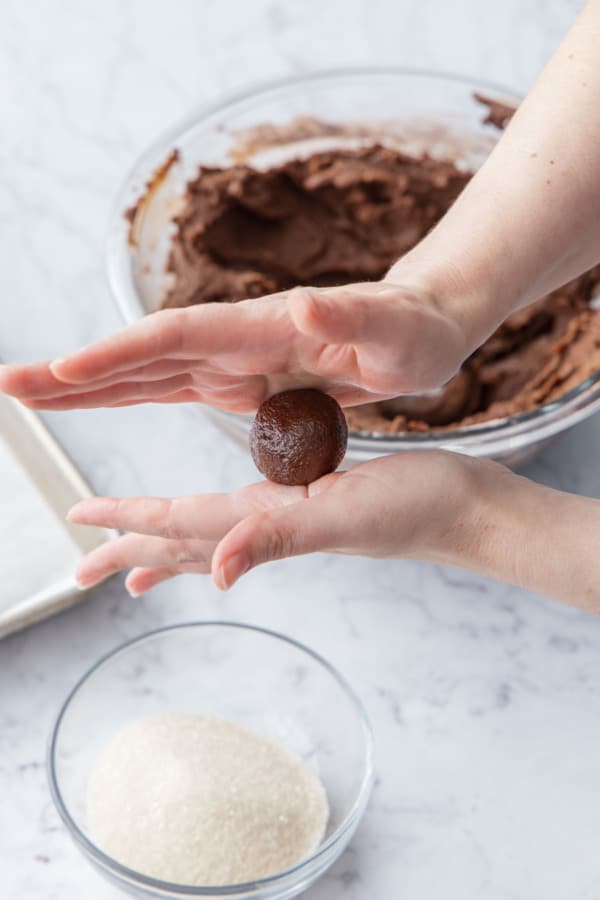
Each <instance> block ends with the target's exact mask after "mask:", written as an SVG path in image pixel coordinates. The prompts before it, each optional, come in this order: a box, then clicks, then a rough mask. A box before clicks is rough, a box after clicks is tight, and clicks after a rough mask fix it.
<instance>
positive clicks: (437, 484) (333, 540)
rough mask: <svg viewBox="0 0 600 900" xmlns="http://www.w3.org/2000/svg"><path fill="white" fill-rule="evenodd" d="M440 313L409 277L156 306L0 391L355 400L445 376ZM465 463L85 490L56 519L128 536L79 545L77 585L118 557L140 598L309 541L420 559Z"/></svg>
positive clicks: (412, 457)
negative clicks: (179, 489) (191, 486)
mask: <svg viewBox="0 0 600 900" xmlns="http://www.w3.org/2000/svg"><path fill="white" fill-rule="evenodd" d="M449 309H450V306H449V305H448V307H446V308H441V307H440V306H438V304H437V303H436V301H435V298H434V297H433V296H431V295H430V294H429V293H428V292H427V291H425V290H424V289H422V288H419V287H417V286H415V287H411V288H403V287H400V286H398V285H395V284H393V283H389V282H385V281H384V282H378V283H368V284H361V285H349V286H345V287H343V288H331V289H312V288H297V289H295V290H293V291H290V292H289V293H286V294H281V295H275V296H271V297H265V298H262V299H260V300H251V301H246V302H242V303H238V304H236V305H231V306H229V305H211V306H203V307H193V308H189V309H181V310H168V311H164V312H159V313H156V314H154V315H152V316H149V317H148V318H147V319H145V320H143V321H141V322H140V323H138V324H136V325H133V326H130V327H129V328H126V329H124V330H123V331H122V332H120V333H117V334H116V335H114V336H112V337H110V338H108V339H106V340H103V341H100V342H98V343H96V344H93V345H91V346H90V347H87V348H84V349H83V350H81V351H79V352H77V353H75V354H74V355H73V356H71V357H68V358H66V359H63V360H58V361H55V362H53V363H40V364H35V365H30V366H5V367H2V368H1V369H0V389H2V390H4V391H6V392H7V393H9V394H12V395H14V396H16V397H18V398H19V399H20V400H22V401H23V402H24V403H25V404H26V405H28V406H30V407H32V408H35V409H51V410H64V409H74V408H92V407H98V406H110V407H115V406H124V405H129V404H137V403H145V402H158V403H175V402H185V401H197V402H202V403H207V404H209V405H211V406H215V407H218V408H221V409H226V410H231V411H235V412H249V411H253V410H255V409H256V407H257V406H258V405H259V404H260V403H261V402H262V400H263V399H265V398H266V397H267V396H269V395H271V394H272V393H275V392H276V391H279V390H283V389H284V388H286V387H289V386H294V387H297V386H301V385H306V384H308V385H311V386H318V387H320V388H322V389H323V390H325V391H327V392H328V393H330V394H332V395H333V396H335V397H336V398H337V399H338V401H339V402H340V403H341V404H343V405H350V404H358V403H362V402H367V401H373V400H376V399H381V398H384V397H390V396H395V395H397V394H399V393H403V392H411V391H421V390H427V389H431V388H435V387H437V386H438V385H439V384H441V383H443V382H444V381H446V380H447V379H448V378H450V377H451V376H452V375H453V374H454V372H455V371H456V370H457V368H458V367H459V366H460V363H461V362H462V359H463V358H464V356H465V355H466V352H467V349H466V347H465V339H464V335H463V331H462V329H461V327H460V325H459V324H458V322H457V321H455V320H454V319H453V318H452V317H451V315H450V314H449V311H448V310H449ZM465 467H466V463H465V462H464V461H461V460H459V458H456V457H451V456H449V455H443V454H428V455H426V456H424V455H421V454H419V455H418V458H417V455H416V454H406V455H403V456H402V457H398V458H386V459H380V460H376V461H373V462H369V463H367V464H364V465H361V466H358V467H357V468H355V469H353V470H351V471H350V472H343V473H335V474H333V475H330V476H327V477H325V478H324V479H321V480H320V481H319V482H317V483H315V484H313V485H310V486H308V487H307V488H295V487H285V486H281V485H273V484H270V483H268V482H264V483H261V484H256V485H253V486H252V487H249V488H245V489H243V490H240V491H237V492H235V493H233V494H231V495H209V496H197V497H187V498H179V499H176V500H160V499H152V498H132V499H124V500H111V499H106V498H94V499H92V500H88V501H84V502H83V503H81V504H79V505H78V506H77V507H75V508H74V509H73V510H72V511H71V513H70V518H71V520H72V521H74V522H79V523H82V524H88V525H105V526H108V527H112V528H117V529H121V530H125V531H128V532H131V533H130V534H128V535H126V536H124V537H121V538H119V539H117V540H116V541H114V542H113V543H112V544H109V545H106V546H104V547H102V548H101V549H99V550H97V551H95V552H94V553H92V554H90V555H89V556H88V557H87V558H86V559H85V560H84V561H83V563H82V564H81V566H80V568H79V571H78V580H79V582H80V584H81V585H82V587H89V586H91V585H93V584H96V583H98V582H99V581H101V580H103V579H104V578H106V577H107V576H109V575H111V574H112V573H114V572H116V571H118V570H120V569H125V568H132V567H133V571H132V572H131V573H130V575H129V577H128V579H127V587H128V589H129V590H130V592H131V593H133V594H140V593H142V592H143V591H145V590H148V589H149V588H150V587H152V586H153V585H155V584H157V583H158V582H160V581H163V580H165V579H167V578H171V577H173V576H175V575H178V574H180V573H183V572H210V571H212V574H213V578H214V580H215V583H216V584H217V585H218V586H219V587H220V588H222V589H227V588H229V587H230V586H231V585H232V584H233V583H234V582H235V581H236V580H237V579H238V578H239V577H240V576H241V575H242V574H243V573H244V572H246V571H248V570H249V569H250V568H252V567H253V566H255V565H257V564H259V563H262V562H266V561H267V560H272V559H278V558H281V557H283V556H291V555H297V554H301V553H310V552H313V551H317V550H326V551H330V552H340V553H360V554H366V555H373V556H398V555H415V556H422V555H423V554H424V553H430V552H433V550H434V547H435V544H436V540H437V542H438V543H439V537H438V536H436V534H435V531H436V527H435V526H436V523H439V524H440V525H441V526H442V527H443V526H444V525H445V518H444V515H445V514H446V513H447V515H448V516H451V515H452V514H453V513H452V509H455V510H456V509H458V508H459V507H460V503H461V499H460V493H461V492H460V491H458V490H456V486H457V485H458V484H459V483H460V481H461V479H460V478H459V477H457V476H459V475H460V473H461V471H462V469H463V468H465ZM448 485H454V487H453V488H452V490H449V488H448ZM450 494H452V503H451V504H449V503H446V502H444V503H442V502H441V498H444V497H446V498H447V497H448V496H449V495H450ZM442 508H443V510H444V515H442Z"/></svg>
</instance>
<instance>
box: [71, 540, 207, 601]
mask: <svg viewBox="0 0 600 900" xmlns="http://www.w3.org/2000/svg"><path fill="white" fill-rule="evenodd" d="M212 550H213V544H212V543H211V542H208V541H196V540H181V541H170V540H166V539H164V538H157V537H146V536H145V535H139V534H127V535H125V536H124V537H120V538H116V539H115V540H114V541H109V542H108V543H107V544H103V545H102V546H101V547H98V548H97V549H96V550H93V551H92V552H91V553H89V554H88V555H87V556H86V557H85V558H84V559H83V560H82V561H81V562H80V564H79V566H78V568H77V571H76V573H75V577H76V578H77V583H78V584H79V585H80V587H82V588H89V587H92V586H93V585H95V584H98V583H99V582H100V581H104V579H105V578H108V577H109V576H110V575H114V574H115V572H120V571H121V569H130V568H132V567H133V566H173V565H176V566H179V565H183V564H186V563H194V564H195V565H200V566H201V567H205V568H206V571H207V572H208V571H210V559H211V556H212Z"/></svg>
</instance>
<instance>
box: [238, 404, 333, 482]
mask: <svg viewBox="0 0 600 900" xmlns="http://www.w3.org/2000/svg"><path fill="white" fill-rule="evenodd" d="M347 443H348V426H347V425H346V419H345V418H344V413H343V412H342V410H341V408H340V406H339V405H338V403H337V402H336V401H335V400H334V399H333V397H329V396H328V395H327V394H323V393H322V392H321V391H316V390H313V389H311V388H309V389H303V390H296V391H283V392H282V393H280V394H275V395H274V396H273V397H270V398H269V400H265V402H264V403H262V404H261V406H260V407H259V410H258V412H257V413H256V418H255V419H254V423H253V425H252V430H251V432H250V452H251V453H252V459H253V460H254V462H255V464H256V467H257V469H258V470H259V472H262V474H263V475H265V477H266V478H268V479H269V481H275V482H277V483H278V484H312V482H313V481H316V480H317V479H318V478H321V477H322V476H323V475H328V474H329V472H333V471H335V469H337V467H338V466H339V464H340V463H341V461H342V460H343V458H344V454H345V453H346V445H347Z"/></svg>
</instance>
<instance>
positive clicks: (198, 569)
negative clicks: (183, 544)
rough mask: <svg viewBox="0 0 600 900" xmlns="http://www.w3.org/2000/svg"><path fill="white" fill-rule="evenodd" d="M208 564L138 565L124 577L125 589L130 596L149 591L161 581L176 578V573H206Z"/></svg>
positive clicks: (137, 595)
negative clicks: (145, 566)
mask: <svg viewBox="0 0 600 900" xmlns="http://www.w3.org/2000/svg"><path fill="white" fill-rule="evenodd" d="M207 572H208V566H205V565H198V564H195V563H184V564H183V565H181V566H154V567H149V568H144V567H139V568H135V569H132V570H131V572H130V573H129V575H128V576H127V578H126V579H125V589H126V590H127V591H128V593H129V594H130V595H131V596H132V597H139V596H140V594H143V593H145V592H146V591H149V590H150V589H151V588H153V587H156V585H157V584H160V583H161V582H163V581H168V580H169V579H170V578H176V577H177V576H178V575H186V574H195V575H206V574H207Z"/></svg>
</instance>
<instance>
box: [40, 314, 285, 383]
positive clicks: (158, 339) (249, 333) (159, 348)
mask: <svg viewBox="0 0 600 900" xmlns="http://www.w3.org/2000/svg"><path fill="white" fill-rule="evenodd" d="M263 299H266V298H263ZM278 307H281V309H279V308H278ZM284 310H285V307H284V305H283V304H278V303H276V304H273V302H272V298H271V302H270V304H269V305H267V306H265V304H264V303H263V302H262V300H252V301H246V302H242V303H236V304H227V303H210V304H206V305H203V306H196V307H193V308H186V309H168V310H162V311H160V312H156V313H153V314H152V315H150V316H148V317H147V318H145V319H143V320H142V321H141V322H137V323H135V324H134V325H130V326H129V327H128V328H125V329H123V330H122V331H120V332H118V333H117V334H115V335H112V336H111V337H109V338H105V339H104V340H102V341H98V342H97V343H95V344H91V345H90V346H89V347H84V348H83V349H82V350H79V351H78V352H77V353H74V354H73V355H71V356H68V357H65V358H64V359H60V360H56V361H55V362H53V363H52V364H51V369H52V372H53V374H54V375H55V376H56V377H57V378H58V379H59V380H61V381H65V382H69V383H82V384H83V383H86V382H93V381H95V380H97V379H100V378H106V377H107V376H109V375H112V374H114V373H115V372H123V371H126V370H127V369H131V368H134V367H136V366H139V365H143V364H146V363H150V362H153V361H155V360H158V359H164V358H165V357H171V358H185V357H189V356H193V357H194V358H196V359H197V358H203V357H214V356H215V355H216V354H222V353H232V352H237V351H239V350H240V349H244V350H246V349H247V348H248V347H251V348H252V349H253V350H256V349H257V347H258V348H260V347H261V346H262V345H265V344H267V345H268V346H270V347H271V349H272V348H273V347H277V346H278V345H279V344H280V343H281V340H282V338H283V335H284V333H287V332H288V331H289V329H290V328H291V326H290V325H289V320H288V322H287V323H286V322H285V321H284V320H285V315H284V314H283V311H284ZM265 317H268V319H269V329H268V330H267V331H266V330H265V328H264V322H265Z"/></svg>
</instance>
